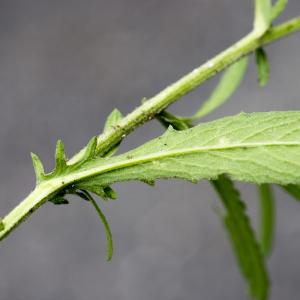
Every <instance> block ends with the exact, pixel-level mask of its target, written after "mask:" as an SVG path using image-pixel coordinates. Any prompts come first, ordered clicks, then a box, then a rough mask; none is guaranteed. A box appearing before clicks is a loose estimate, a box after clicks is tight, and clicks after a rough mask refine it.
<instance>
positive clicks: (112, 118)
mask: <svg viewBox="0 0 300 300" xmlns="http://www.w3.org/2000/svg"><path fill="white" fill-rule="evenodd" d="M121 119H123V115H122V113H121V112H120V111H119V110H118V109H116V108H115V109H114V110H113V111H112V112H111V113H110V114H109V116H108V117H107V119H106V121H105V124H104V128H103V132H106V131H108V130H110V129H111V128H112V127H114V126H115V125H116V124H117V123H118V122H119V121H120V120H121Z"/></svg>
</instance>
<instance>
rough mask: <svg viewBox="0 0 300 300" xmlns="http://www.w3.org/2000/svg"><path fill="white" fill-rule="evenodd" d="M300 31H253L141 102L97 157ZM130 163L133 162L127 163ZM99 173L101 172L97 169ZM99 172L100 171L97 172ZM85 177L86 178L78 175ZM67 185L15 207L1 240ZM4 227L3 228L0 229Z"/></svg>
mask: <svg viewBox="0 0 300 300" xmlns="http://www.w3.org/2000/svg"><path fill="white" fill-rule="evenodd" d="M299 29H300V17H298V18H295V19H293V20H290V21H288V22H286V23H283V24H281V25H279V26H277V27H275V28H273V29H270V30H269V31H268V32H267V33H265V34H264V35H263V36H261V32H260V31H256V30H254V31H252V32H251V33H250V34H248V35H247V36H246V37H244V38H243V39H241V40H240V41H239V42H237V43H236V44H234V45H233V46H231V47H230V48H228V49H227V50H225V51H224V52H222V53H220V54H219V55H217V56H216V57H214V58H213V59H211V60H209V61H208V62H206V63H205V64H203V65H202V66H200V67H199V68H197V69H195V70H193V71H192V72H190V73H189V74H187V75H185V76H184V77H182V78H181V79H179V80H178V81H177V82H175V83H173V84H172V85H170V86H169V87H167V88H166V89H164V90H163V91H161V92H160V93H159V94H157V95H156V96H154V97H153V98H151V99H149V100H148V101H146V102H144V103H143V104H142V105H141V106H140V107H138V108H137V109H135V110H134V111H133V112H132V113H130V114H129V115H127V116H126V117H125V118H123V119H122V120H120V122H119V123H118V124H116V125H115V126H114V128H113V129H111V130H108V131H106V132H104V133H103V134H101V135H100V136H99V137H98V146H97V152H98V154H99V155H103V154H105V153H106V152H107V151H109V150H110V149H111V148H112V147H113V146H115V145H116V144H118V143H119V142H120V140H121V139H122V138H123V137H124V136H126V135H127V134H128V133H130V132H131V131H133V130H134V129H135V128H136V127H138V126H140V125H142V124H143V123H145V122H147V121H148V120H150V119H152V118H153V117H154V116H155V115H156V114H158V113H159V112H161V111H162V110H163V109H165V108H166V107H167V106H169V105H170V104H172V103H173V102H175V101H176V100H178V99H179V98H181V97H182V96H183V95H186V94H187V93H189V92H191V91H192V90H193V89H195V88H196V87H197V86H199V85H200V84H201V83H203V82H204V81H206V80H207V79H209V78H211V77H212V76H214V75H215V74H216V73H217V72H220V71H221V70H223V69H224V68H226V67H227V66H228V65H230V64H232V63H233V62H235V61H237V60H238V59H240V58H241V57H243V56H245V55H248V54H249V53H251V52H252V51H254V50H255V49H257V48H258V47H261V46H262V45H265V44H269V43H271V42H273V41H275V40H277V39H279V38H282V37H284V36H287V35H289V34H291V33H293V32H295V31H297V30H299ZM82 154H83V150H82V151H80V152H79V153H78V154H77V155H75V156H74V157H73V158H72V159H70V160H69V161H68V164H73V163H75V162H77V161H78V160H80V158H81V157H82ZM128 163H130V164H131V163H132V162H128ZM100 169H101V168H100ZM98 171H100V170H98ZM81 175H83V176H84V175H85V174H81ZM68 179H69V180H70V181H68V180H66V181H62V178H55V179H53V180H49V181H46V182H45V183H43V184H40V185H38V186H37V187H36V188H35V190H34V191H33V192H32V193H31V194H30V195H29V196H28V197H27V198H25V199H24V200H23V201H22V202H21V203H20V204H19V205H18V206H17V207H15V208H14V209H13V210H12V211H11V212H10V213H9V214H8V215H7V216H6V217H5V218H4V219H3V222H2V224H4V227H5V228H4V229H3V230H2V231H1V232H0V240H2V239H3V238H4V237H6V236H7V235H8V234H9V233H10V232H11V231H12V230H13V229H14V228H15V227H16V226H17V225H19V224H20V223H21V222H22V221H23V220H25V219H26V218H27V217H28V216H29V215H30V214H31V213H32V212H33V211H35V210H36V209H37V208H38V207H39V206H40V205H42V204H43V203H45V202H46V201H47V200H48V199H49V198H50V197H51V195H53V194H54V193H55V192H58V191H59V190H61V189H63V188H65V187H66V186H67V184H70V183H71V182H72V180H74V178H68ZM1 227H3V226H1Z"/></svg>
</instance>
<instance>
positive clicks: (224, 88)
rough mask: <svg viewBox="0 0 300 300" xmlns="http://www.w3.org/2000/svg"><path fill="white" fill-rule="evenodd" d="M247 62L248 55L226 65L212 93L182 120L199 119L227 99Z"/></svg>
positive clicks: (239, 81) (237, 84) (241, 75)
mask: <svg viewBox="0 0 300 300" xmlns="http://www.w3.org/2000/svg"><path fill="white" fill-rule="evenodd" d="M248 62H249V59H248V57H244V58H242V59H241V60H239V61H237V62H235V63H234V64H233V65H232V66H230V67H228V69H227V70H226V71H225V72H224V74H223V76H222V77H221V79H220V81H219V83H218V85H217V86H216V88H215V89H214V91H213V93H212V94H211V96H210V97H209V98H208V99H207V100H206V101H204V103H203V104H202V105H201V107H200V109H199V110H198V111H197V112H196V113H195V114H194V115H193V116H191V117H183V118H182V119H183V120H184V121H193V120H197V119H200V118H202V117H204V116H206V115H208V114H210V113H211V112H213V111H214V110H215V109H217V108H218V107H219V106H221V105H222V104H224V103H225V102H226V101H228V100H229V99H230V97H231V96H232V95H233V93H234V92H235V91H236V90H237V88H238V87H239V85H240V83H241V81H242V79H243V78H244V76H245V73H246V70H247V67H248Z"/></svg>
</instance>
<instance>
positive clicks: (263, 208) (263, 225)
mask: <svg viewBox="0 0 300 300" xmlns="http://www.w3.org/2000/svg"><path fill="white" fill-rule="evenodd" d="M258 192H259V198H260V199H259V202H260V213H261V216H260V219H261V221H260V244H261V249H262V252H263V254H264V255H265V256H267V255H269V254H270V252H271V250H272V245H273V239H274V227H275V202H274V201H275V200H274V195H273V191H272V186H271V185H270V184H262V185H259V186H258Z"/></svg>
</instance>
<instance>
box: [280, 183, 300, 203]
mask: <svg viewBox="0 0 300 300" xmlns="http://www.w3.org/2000/svg"><path fill="white" fill-rule="evenodd" d="M281 187H282V188H283V189H284V190H285V191H286V192H288V193H289V194H290V195H291V196H292V197H294V198H295V199H296V200H298V201H300V187H299V186H298V185H296V184H288V185H286V186H281Z"/></svg>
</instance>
